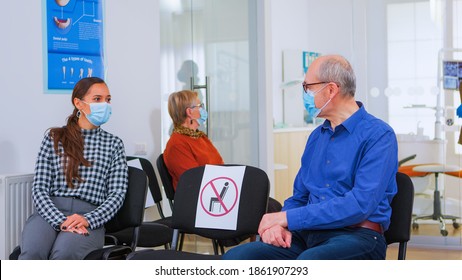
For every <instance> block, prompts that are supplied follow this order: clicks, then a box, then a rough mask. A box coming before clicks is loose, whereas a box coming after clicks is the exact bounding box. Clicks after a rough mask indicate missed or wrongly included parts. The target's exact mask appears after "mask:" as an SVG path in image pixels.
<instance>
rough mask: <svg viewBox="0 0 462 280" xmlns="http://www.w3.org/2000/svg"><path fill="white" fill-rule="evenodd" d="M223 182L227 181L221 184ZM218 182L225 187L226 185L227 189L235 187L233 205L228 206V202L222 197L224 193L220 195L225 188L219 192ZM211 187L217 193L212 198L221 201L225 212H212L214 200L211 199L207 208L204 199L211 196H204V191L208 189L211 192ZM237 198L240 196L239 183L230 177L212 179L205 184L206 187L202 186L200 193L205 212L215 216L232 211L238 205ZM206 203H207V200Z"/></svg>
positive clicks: (217, 201)
mask: <svg viewBox="0 0 462 280" xmlns="http://www.w3.org/2000/svg"><path fill="white" fill-rule="evenodd" d="M221 182H225V183H224V184H221ZM218 183H220V185H223V186H224V187H223V189H224V188H225V186H226V188H227V189H228V188H229V189H234V198H233V199H232V204H231V205H228V206H226V204H225V203H224V201H223V197H222V195H220V194H221V193H223V189H222V191H221V192H218V190H217V185H218ZM229 183H230V184H231V186H229ZM233 187H234V188H233ZM209 189H210V190H211V191H213V193H214V194H215V196H214V197H213V198H212V199H214V200H215V201H214V202H216V203H219V204H220V207H222V208H223V209H224V212H223V213H219V214H215V213H213V212H212V210H211V207H212V201H210V205H208V206H209V207H208V208H207V205H204V199H205V198H208V197H209V196H204V193H205V191H206V190H207V192H209V191H210V190H209ZM225 192H227V190H225ZM230 195H231V194H230ZM237 198H238V188H237V184H236V182H234V180H233V179H231V178H229V177H217V178H215V179H212V180H210V181H209V182H208V183H207V184H205V185H204V187H203V188H202V191H201V194H200V200H201V206H202V209H203V210H204V212H205V213H207V214H208V215H210V216H214V217H220V216H224V215H226V214H228V213H230V212H231V210H233V208H234V206H236V202H237ZM205 203H207V201H206V202H205Z"/></svg>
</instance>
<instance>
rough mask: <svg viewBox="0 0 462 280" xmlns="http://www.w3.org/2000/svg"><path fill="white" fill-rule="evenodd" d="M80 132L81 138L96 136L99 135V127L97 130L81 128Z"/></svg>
mask: <svg viewBox="0 0 462 280" xmlns="http://www.w3.org/2000/svg"><path fill="white" fill-rule="evenodd" d="M81 131H82V135H83V136H90V135H96V134H98V133H100V131H101V127H97V128H94V129H83V128H81Z"/></svg>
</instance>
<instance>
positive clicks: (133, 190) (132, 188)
mask: <svg viewBox="0 0 462 280" xmlns="http://www.w3.org/2000/svg"><path fill="white" fill-rule="evenodd" d="M147 185H148V178H147V176H146V173H145V172H144V171H143V170H140V169H138V168H134V167H128V190H127V193H126V195H125V200H124V203H123V205H122V207H121V208H120V210H119V211H118V212H117V214H116V215H115V216H114V218H112V219H111V220H110V221H109V222H107V223H106V224H105V228H106V234H109V235H110V234H112V233H114V232H118V231H120V230H122V229H126V228H128V229H130V231H132V235H133V237H134V238H133V239H132V242H131V244H130V245H129V246H123V245H114V244H112V245H108V246H105V247H104V248H102V249H98V250H95V251H93V252H90V253H89V254H88V255H87V256H86V257H85V259H89V260H101V259H106V260H107V259H125V257H126V255H127V254H128V253H130V252H132V251H134V250H135V248H136V246H137V242H138V232H139V226H140V225H141V223H142V221H143V216H144V205H145V203H146V193H147ZM20 254H21V248H20V247H19V246H17V247H16V248H15V249H14V250H13V252H12V253H11V254H10V256H9V259H10V260H17V259H18V257H19V255H20Z"/></svg>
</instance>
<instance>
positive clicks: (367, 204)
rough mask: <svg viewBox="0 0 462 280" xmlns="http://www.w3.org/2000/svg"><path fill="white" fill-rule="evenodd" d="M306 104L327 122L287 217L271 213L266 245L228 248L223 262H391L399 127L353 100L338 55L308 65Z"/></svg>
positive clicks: (351, 83)
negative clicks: (388, 259) (387, 236)
mask: <svg viewBox="0 0 462 280" xmlns="http://www.w3.org/2000/svg"><path fill="white" fill-rule="evenodd" d="M303 89H304V93H303V102H304V105H305V108H306V109H307V110H308V111H309V113H310V114H311V115H312V116H313V117H314V118H316V117H322V118H325V119H326V120H325V122H324V123H323V124H322V125H320V126H319V127H317V128H316V129H315V130H314V131H313V133H312V134H311V135H310V137H309V139H308V142H307V144H306V148H305V151H304V153H303V155H302V160H301V168H300V170H299V172H298V174H297V176H296V178H295V181H294V191H293V195H292V197H290V198H288V199H287V200H286V201H285V202H284V207H283V209H282V211H281V212H278V213H269V214H265V215H264V216H263V218H262V220H261V222H260V226H259V229H258V233H259V234H260V236H261V242H250V243H246V244H243V245H240V246H237V247H235V248H233V249H231V250H229V251H228V252H227V253H226V254H225V255H224V256H223V258H224V259H258V260H263V259H289V260H292V259H309V260H343V259H374V260H377V259H385V256H386V248H387V244H386V241H385V238H384V236H383V232H384V231H385V230H387V228H388V226H389V225H390V216H391V207H390V203H391V200H392V199H393V196H394V195H395V193H396V192H397V185H396V172H397V169H398V160H397V154H398V148H397V141H396V136H395V133H394V131H393V129H392V128H391V127H390V126H389V125H388V124H386V123H385V122H383V121H382V120H380V119H378V118H376V117H374V116H372V115H370V114H369V113H367V112H366V110H365V108H364V106H363V104H362V103H360V102H357V101H356V100H355V98H354V95H355V91H356V78H355V74H354V71H353V69H352V67H351V65H350V63H349V62H348V61H347V60H346V59H345V58H343V57H342V56H338V55H328V56H321V57H319V58H318V59H316V60H315V61H314V62H313V63H312V64H311V66H310V67H309V69H308V71H307V74H306V77H305V81H304V83H303Z"/></svg>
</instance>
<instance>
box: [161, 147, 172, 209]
mask: <svg viewBox="0 0 462 280" xmlns="http://www.w3.org/2000/svg"><path fill="white" fill-rule="evenodd" d="M156 166H157V171H159V176H160V179H161V182H162V186H163V187H164V192H165V196H166V197H167V199H168V202H169V204H170V209H171V210H172V211H173V203H174V201H175V189H174V188H173V179H172V175H170V173H169V172H168V168H167V165H165V161H164V154H160V155H159V156H158V157H157V160H156Z"/></svg>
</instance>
